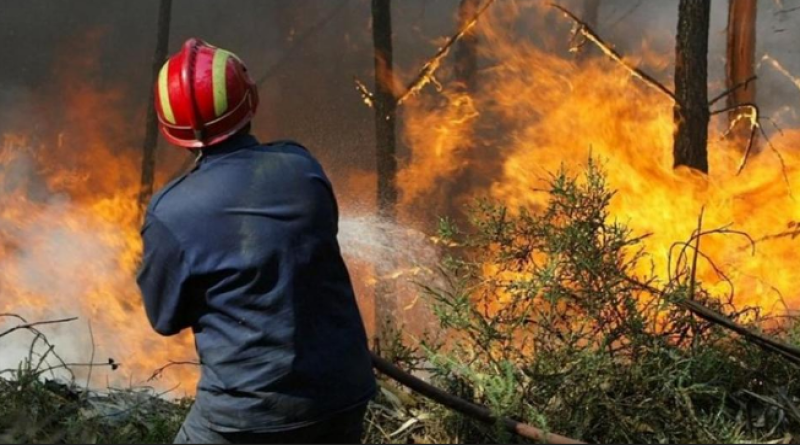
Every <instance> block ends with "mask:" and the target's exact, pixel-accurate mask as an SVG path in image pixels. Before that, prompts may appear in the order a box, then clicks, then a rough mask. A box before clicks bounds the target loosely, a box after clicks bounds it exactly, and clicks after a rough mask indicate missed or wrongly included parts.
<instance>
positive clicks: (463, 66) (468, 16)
mask: <svg viewBox="0 0 800 445" xmlns="http://www.w3.org/2000/svg"><path fill="white" fill-rule="evenodd" d="M478 6H480V0H461V4H460V5H459V7H458V27H459V29H462V28H463V27H464V26H466V24H467V23H468V22H469V21H470V20H472V18H473V17H475V14H477V12H478ZM477 73H478V36H477V35H476V34H475V29H474V28H473V29H472V30H470V32H468V33H467V34H465V35H464V37H462V38H461V40H460V41H459V42H458V47H457V48H456V80H457V81H458V83H459V85H460V86H462V87H463V88H464V89H465V90H466V91H469V92H474V91H475V88H476V87H477V81H476V78H477Z"/></svg>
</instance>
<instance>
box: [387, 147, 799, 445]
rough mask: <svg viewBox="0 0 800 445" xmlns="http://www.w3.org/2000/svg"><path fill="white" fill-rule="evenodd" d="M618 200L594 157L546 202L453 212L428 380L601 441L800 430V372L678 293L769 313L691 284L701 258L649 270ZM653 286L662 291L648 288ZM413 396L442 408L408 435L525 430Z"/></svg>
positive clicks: (701, 439)
mask: <svg viewBox="0 0 800 445" xmlns="http://www.w3.org/2000/svg"><path fill="white" fill-rule="evenodd" d="M612 198H613V193H612V192H611V191H610V190H609V189H608V187H607V185H606V183H605V177H604V174H603V172H602V171H601V169H600V168H598V166H597V165H596V164H595V163H593V162H591V161H590V162H589V165H588V167H587V168H586V171H585V174H584V175H582V176H581V177H571V176H569V175H568V174H567V173H566V172H565V171H561V172H559V173H558V174H556V175H554V176H553V177H552V178H551V180H550V187H549V199H548V200H547V204H546V205H545V206H544V207H543V208H542V209H537V210H536V211H531V210H528V209H524V208H523V209H508V208H506V207H504V206H502V205H498V204H496V203H492V202H489V201H482V202H479V203H477V205H476V206H475V207H474V208H473V209H472V211H471V217H470V219H469V222H468V223H469V224H468V225H469V227H468V229H467V230H462V229H461V228H458V227H456V225H455V224H454V223H453V222H452V221H450V220H444V221H443V222H442V223H441V224H440V231H439V237H440V238H441V239H442V240H443V241H444V243H443V244H444V245H447V246H451V247H450V248H449V252H448V255H447V257H446V258H445V259H444V261H443V262H442V271H443V276H444V278H445V282H446V283H447V285H446V286H442V287H432V286H428V287H424V290H425V292H426V294H428V295H429V296H430V298H431V302H432V305H433V309H434V312H435V314H436V316H437V317H438V319H439V322H440V325H441V328H442V329H441V332H440V333H441V334H443V338H446V339H447V341H446V342H445V343H444V344H443V345H435V346H429V347H426V346H425V345H423V348H422V351H423V356H424V357H425V358H426V359H427V361H428V363H427V364H428V366H427V368H426V372H428V373H429V374H430V379H431V380H432V381H433V382H434V383H435V384H437V385H438V386H440V387H441V388H442V389H445V390H448V391H451V392H453V393H455V394H457V395H460V396H462V397H464V398H465V399H468V400H472V401H475V402H477V403H480V404H483V405H486V406H488V407H490V408H491V409H492V410H493V411H494V412H496V413H497V414H498V415H505V416H509V417H513V418H516V419H518V420H523V421H525V422H527V423H530V424H532V425H534V426H537V427H539V428H543V429H545V430H546V431H553V432H558V433H559V434H564V435H567V436H571V437H575V438H580V439H582V440H586V441H590V442H596V443H627V442H636V443H653V442H670V443H671V442H678V443H719V442H742V441H763V440H770V439H773V440H774V439H783V438H784V435H785V434H792V433H794V432H797V431H798V427H800V416H798V411H797V408H796V407H795V403H796V402H797V401H798V400H800V399H798V397H800V382H798V373H797V370H796V368H795V367H794V366H793V365H791V364H789V363H788V362H786V361H785V360H784V359H782V358H780V357H778V356H776V355H773V354H770V353H768V352H765V351H763V350H762V349H760V348H758V347H755V346H754V345H752V344H750V343H746V342H744V341H743V340H741V339H739V338H738V337H736V336H734V335H732V334H730V333H729V332H728V331H725V330H723V329H721V328H719V327H717V326H715V325H712V324H710V323H708V322H704V321H702V320H700V319H697V318H695V317H694V316H692V315H691V314H690V313H688V312H686V311H685V310H682V309H680V308H678V307H677V306H676V305H674V304H672V302H673V301H675V300H678V299H682V298H688V297H691V298H693V299H695V300H697V301H699V302H701V303H702V304H704V305H706V306H708V307H711V308H713V309H715V310H716V311H719V312H721V313H724V314H725V315H727V316H728V317H729V318H731V319H733V320H735V321H737V322H739V323H748V324H750V326H759V324H760V323H761V322H762V321H763V320H761V319H760V318H759V312H758V311H757V310H753V309H752V308H743V309H742V310H737V308H735V307H734V305H733V304H732V303H731V297H730V296H718V295H711V294H710V293H709V292H707V291H706V290H705V289H703V287H702V283H694V280H689V279H688V277H689V276H690V275H691V270H688V266H687V265H688V264H689V263H690V261H682V262H679V263H680V264H681V269H680V270H675V271H674V273H673V274H672V277H670V278H669V281H668V282H660V283H657V282H656V281H655V277H653V276H649V275H648V274H647V273H643V272H642V271H649V268H648V267H647V264H648V263H647V254H646V252H644V250H643V243H642V240H643V238H637V237H635V236H634V235H633V234H632V233H631V231H630V230H629V229H628V228H627V227H626V226H625V225H623V224H621V223H619V222H617V221H613V220H612V219H611V218H610V216H609V212H608V206H609V203H610V201H611V199H612ZM684 245H685V244H684ZM682 255H683V256H685V255H686V249H684V251H683V253H682ZM654 284H659V285H660V287H661V288H663V289H665V292H664V293H653V292H651V291H650V290H648V287H649V286H652V285H654ZM796 332H797V329H796V328H794V327H792V326H791V323H790V326H788V327H787V328H785V329H779V330H776V331H775V332H773V334H775V335H782V336H783V337H784V338H785V339H790V340H792V339H795V338H797V333H796ZM790 337H791V338H790ZM395 347H397V345H395ZM403 356H404V357H407V356H408V354H405V355H403ZM415 403H418V404H421V405H418V406H417V407H415V408H414V410H415V411H414V412H417V413H434V414H433V415H429V416H427V417H426V419H427V420H425V421H420V422H417V423H416V424H415V427H414V429H413V434H411V433H409V434H406V435H405V436H402V437H404V438H405V439H414V438H417V439H427V440H430V441H438V442H447V441H462V442H472V443H479V442H502V441H509V440H510V441H518V440H520V439H519V438H517V437H509V436H507V435H505V433H504V432H502V431H501V430H500V429H499V428H497V427H496V426H493V425H489V426H486V425H481V424H478V423H476V422H474V421H465V420H464V419H463V418H462V417H461V416H460V415H458V414H455V413H452V412H448V411H444V410H441V409H440V408H437V407H433V406H432V405H430V404H429V403H428V402H419V401H418V402H415ZM420 406H421V407H420ZM407 415H410V414H408V413H407ZM395 426H397V425H389V426H388V427H387V426H385V428H384V429H385V430H387V431H391V430H392V429H393V428H394V427H395ZM391 437H392V440H393V441H395V440H398V437H399V436H398V435H393V436H391ZM373 439H380V437H373Z"/></svg>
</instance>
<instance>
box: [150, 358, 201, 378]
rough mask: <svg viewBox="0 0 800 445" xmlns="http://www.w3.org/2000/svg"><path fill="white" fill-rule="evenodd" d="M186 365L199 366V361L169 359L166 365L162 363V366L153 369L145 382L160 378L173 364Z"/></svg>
mask: <svg viewBox="0 0 800 445" xmlns="http://www.w3.org/2000/svg"><path fill="white" fill-rule="evenodd" d="M186 365H190V366H200V365H201V363H199V362H173V361H170V362H169V363H167V364H166V365H164V366H162V367H160V368H158V369H156V370H155V371H153V375H151V376H150V378H148V379H147V380H146V381H147V382H152V381H153V380H156V379H158V378H160V377H161V375H162V374H164V371H166V370H167V369H169V368H172V367H173V366H186Z"/></svg>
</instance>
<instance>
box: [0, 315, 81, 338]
mask: <svg viewBox="0 0 800 445" xmlns="http://www.w3.org/2000/svg"><path fill="white" fill-rule="evenodd" d="M77 319H78V317H73V318H64V319H61V320H51V321H38V322H36V323H25V324H21V325H18V326H14V327H13V328H10V329H8V330H6V331H5V332H2V333H0V338H2V337H5V336H6V335H8V334H10V333H12V332H15V331H19V330H21V329H31V328H35V327H36V326H44V325H49V324H58V323H69V322H72V321H75V320H77Z"/></svg>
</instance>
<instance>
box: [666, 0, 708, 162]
mask: <svg viewBox="0 0 800 445" xmlns="http://www.w3.org/2000/svg"><path fill="white" fill-rule="evenodd" d="M679 8H680V12H679V15H678V35H677V44H676V47H675V97H676V103H675V108H674V120H675V145H674V148H673V155H674V166H675V167H679V166H686V167H689V168H692V169H695V170H699V171H701V172H703V173H708V147H707V144H708V121H709V111H708V26H709V21H710V15H711V0H681V2H680V6H679Z"/></svg>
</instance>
